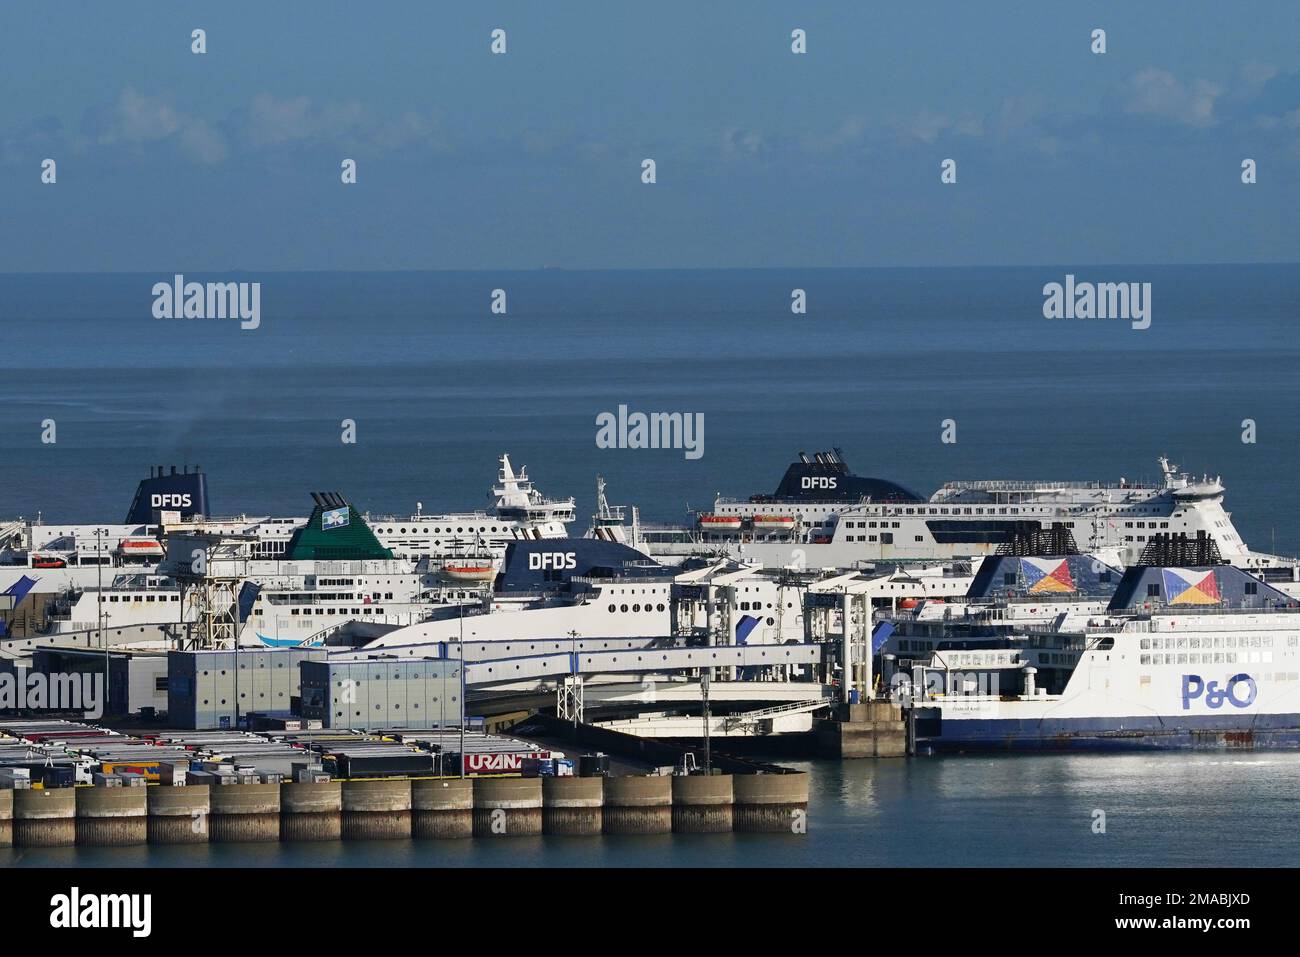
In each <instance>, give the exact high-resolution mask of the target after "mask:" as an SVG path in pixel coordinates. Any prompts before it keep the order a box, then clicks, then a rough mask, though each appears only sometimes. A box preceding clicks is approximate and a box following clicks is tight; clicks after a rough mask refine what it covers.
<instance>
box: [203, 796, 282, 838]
mask: <svg viewBox="0 0 1300 957" xmlns="http://www.w3.org/2000/svg"><path fill="white" fill-rule="evenodd" d="M209 799H210V802H211V811H212V813H211V814H210V821H209V827H210V829H211V830H210V838H211V840H213V841H215V842H218V843H237V842H243V841H278V840H279V839H280V785H278V784H219V785H212V786H211V789H210V791H209Z"/></svg>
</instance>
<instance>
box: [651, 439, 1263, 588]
mask: <svg viewBox="0 0 1300 957" xmlns="http://www.w3.org/2000/svg"><path fill="white" fill-rule="evenodd" d="M1160 467H1161V471H1162V473H1163V475H1164V479H1163V481H1162V482H1161V483H1160V484H1143V483H1141V482H1131V481H1128V480H1126V479H1120V480H1119V482H1115V483H1104V482H1054V481H987V482H949V483H948V484H946V485H944V486H943V488H941V489H939V490H938V491H937V492H935V493H934V494H933V495H931V496H930V497H929V498H925V497H923V496H921V495H918V494H917V493H915V492H913V491H911V490H910V489H908V488H905V487H904V486H902V485H899V484H897V483H895V482H891V481H888V480H886V479H878V478H867V477H864V476H860V475H855V474H853V472H852V471H850V469H849V466H848V464H847V463H846V462H845V461H844V458H843V456H842V455H841V453H840V450H839V449H833V450H831V451H829V452H817V453H815V454H814V455H813V456H812V457H811V458H810V457H809V456H808V455H806V454H804V453H803V452H800V453H799V460H798V461H796V462H794V463H792V464H791V465H790V467H789V468H788V469H786V472H785V475H784V477H783V478H782V479H781V482H780V484H779V485H777V487H776V491H774V492H773V493H772V494H770V495H754V496H751V497H750V498H749V499H748V500H747V501H739V500H736V499H730V498H722V497H720V498H718V499H717V500H716V501H715V503H714V506H713V510H712V511H710V512H705V513H702V514H699V515H697V516H696V517H695V520H694V522H693V524H692V525H691V526H689V527H664V526H659V527H656V526H641V527H640V528H638V529H637V530H636V531H637V536H636V540H635V541H634V544H637V545H638V547H641V548H642V549H644V550H645V551H646V552H647V553H649V554H651V555H654V556H656V557H659V558H661V559H662V560H665V561H667V560H671V559H672V558H673V557H680V556H685V555H708V554H727V555H734V556H739V557H742V558H743V559H744V560H746V561H757V562H761V563H762V564H764V565H769V566H790V565H793V566H797V567H798V566H802V567H820V568H847V567H852V566H854V565H856V564H858V563H864V562H879V561H903V562H911V561H942V560H947V559H952V558H962V557H974V556H980V555H991V554H995V553H997V552H998V551H999V550H1004V549H1005V548H1007V547H1009V546H1014V545H1015V544H1016V543H1018V542H1024V541H1033V540H1034V539H1037V538H1042V537H1045V536H1050V537H1052V538H1053V539H1054V540H1055V541H1057V542H1058V544H1059V545H1060V546H1063V547H1061V548H1060V551H1062V552H1064V553H1082V554H1092V555H1101V556H1105V557H1106V558H1107V559H1108V560H1109V561H1111V562H1112V563H1116V564H1119V565H1121V566H1126V565H1130V564H1133V563H1135V562H1136V561H1137V560H1138V558H1139V556H1140V555H1141V554H1142V551H1143V549H1144V548H1145V547H1146V545H1147V543H1148V542H1149V541H1150V540H1151V539H1153V538H1154V537H1155V536H1156V535H1158V534H1178V533H1183V534H1186V535H1187V536H1188V537H1191V538H1194V537H1196V535H1197V533H1198V532H1204V533H1205V535H1207V536H1208V537H1209V538H1210V539H1212V540H1213V541H1214V542H1215V544H1216V545H1217V547H1218V551H1219V554H1220V555H1222V556H1223V558H1225V559H1226V560H1227V561H1229V562H1231V563H1232V564H1234V565H1237V566H1239V567H1243V568H1263V567H1268V566H1270V565H1282V564H1288V563H1287V561H1286V560H1284V559H1278V558H1276V557H1274V556H1270V555H1264V554H1260V553H1257V552H1252V551H1250V550H1249V549H1248V548H1247V547H1246V544H1245V542H1243V541H1242V539H1241V536H1240V535H1238V534H1237V530H1236V529H1235V528H1233V525H1232V519H1231V518H1230V517H1229V514H1228V512H1226V511H1225V510H1224V508H1223V496H1224V486H1223V483H1222V481H1220V479H1218V478H1210V477H1208V476H1205V477H1202V478H1199V479H1197V478H1193V477H1192V476H1190V475H1188V474H1187V473H1186V472H1180V471H1179V470H1178V466H1176V465H1174V464H1172V463H1170V462H1169V461H1168V460H1167V459H1164V458H1161V459H1160Z"/></svg>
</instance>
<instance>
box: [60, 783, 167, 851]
mask: <svg viewBox="0 0 1300 957" xmlns="http://www.w3.org/2000/svg"><path fill="white" fill-rule="evenodd" d="M74 791H75V792H76V803H77V843H78V844H85V845H88V846H91V847H128V846H131V845H134V844H144V843H145V842H146V841H147V840H148V838H149V825H148V821H149V798H148V794H147V791H148V788H142V787H133V788H86V787H82V788H74Z"/></svg>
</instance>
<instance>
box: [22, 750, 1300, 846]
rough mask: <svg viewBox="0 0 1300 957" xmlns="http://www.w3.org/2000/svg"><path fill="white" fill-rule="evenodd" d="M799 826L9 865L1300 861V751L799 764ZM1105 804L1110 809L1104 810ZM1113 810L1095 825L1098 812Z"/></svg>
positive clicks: (374, 843) (364, 843)
mask: <svg viewBox="0 0 1300 957" xmlns="http://www.w3.org/2000/svg"><path fill="white" fill-rule="evenodd" d="M795 766H798V767H804V768H807V769H809V770H811V771H812V782H811V783H812V787H811V792H810V795H809V798H810V800H809V806H808V829H807V833H806V834H803V835H797V836H796V835H793V834H716V835H666V836H662V837H592V838H574V837H537V838H531V837H520V838H512V839H508V840H489V839H485V838H476V839H474V840H468V841H362V842H342V843H323V844H224V845H222V844H212V845H203V846H184V847H180V846H178V847H136V848H90V847H68V848H48V849H42V850H39V851H16V850H10V849H4V850H0V867H4V866H36V867H61V866H78V867H93V866H126V867H129V866H135V865H153V866H171V867H186V866H227V867H258V866H303V867H331V866H357V867H419V866H426V867H427V866H437V867H461V866H499V867H562V866H577V867H667V866H686V867H689V866H699V867H745V866H748V867H776V866H791V867H870V866H882V867H905V866H907V867H972V866H981V867H1015V866H1020V865H1037V866H1044V867H1052V866H1061V867H1076V866H1078V867H1161V866H1179V865H1181V866H1188V867H1192V866H1196V867H1254V866H1274V867H1280V866H1295V864H1296V863H1297V861H1298V860H1300V839H1297V837H1296V832H1295V827H1294V821H1295V816H1296V814H1297V812H1300V755H1295V754H1276V755H1267V754H1245V755H1199V754H1175V753H1169V754H1155V755H1029V756H993V757H943V758H939V757H935V758H912V759H896V760H884V761H878V762H875V761H851V762H847V763H845V764H842V765H841V764H837V763H833V762H815V763H813V764H798V765H795ZM1099 811H1100V812H1104V817H1103V816H1099V815H1098V813H1097V812H1099ZM1098 821H1101V822H1103V823H1104V826H1105V832H1104V833H1097V831H1096V830H1094V822H1098Z"/></svg>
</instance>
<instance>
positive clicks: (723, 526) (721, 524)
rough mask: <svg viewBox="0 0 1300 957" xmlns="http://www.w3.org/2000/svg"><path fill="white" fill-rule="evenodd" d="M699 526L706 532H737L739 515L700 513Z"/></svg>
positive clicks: (738, 529)
mask: <svg viewBox="0 0 1300 957" xmlns="http://www.w3.org/2000/svg"><path fill="white" fill-rule="evenodd" d="M700 528H701V529H703V530H704V531H706V532H738V531H740V517H739V516H738V515H701V516H700Z"/></svg>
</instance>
